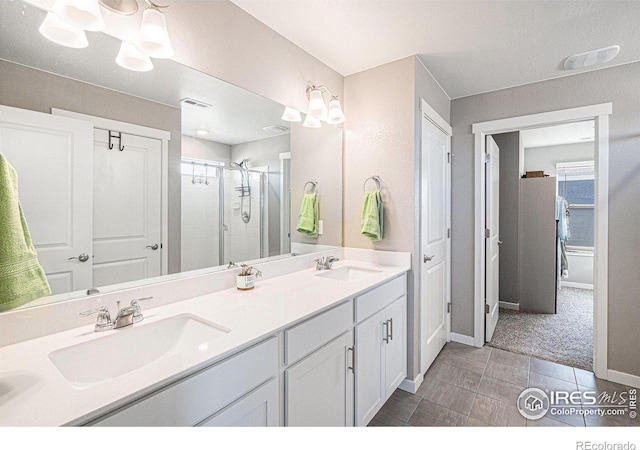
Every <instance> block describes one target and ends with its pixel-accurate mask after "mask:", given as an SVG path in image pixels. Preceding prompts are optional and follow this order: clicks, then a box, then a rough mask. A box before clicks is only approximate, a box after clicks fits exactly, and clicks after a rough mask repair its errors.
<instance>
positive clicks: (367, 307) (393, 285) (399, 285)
mask: <svg viewBox="0 0 640 450" xmlns="http://www.w3.org/2000/svg"><path fill="white" fill-rule="evenodd" d="M406 293H407V276H406V275H402V276H401V277H398V278H395V279H393V280H391V281H389V282H388V283H385V284H383V285H382V286H380V287H377V288H375V289H373V290H371V291H369V292H365V293H364V294H362V295H360V296H358V297H356V322H360V321H361V320H364V319H366V318H367V317H369V316H370V315H372V314H374V313H375V312H377V311H380V310H381V309H382V308H384V307H385V306H387V305H388V304H389V303H391V302H393V301H394V300H396V299H398V298H400V297H402V296H403V295H406Z"/></svg>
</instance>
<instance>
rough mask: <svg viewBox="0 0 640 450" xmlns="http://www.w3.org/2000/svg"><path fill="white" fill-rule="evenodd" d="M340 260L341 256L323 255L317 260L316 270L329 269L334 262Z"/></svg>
mask: <svg viewBox="0 0 640 450" xmlns="http://www.w3.org/2000/svg"><path fill="white" fill-rule="evenodd" d="M338 260H340V258H336V257H335V256H327V257H325V256H323V257H322V258H318V259H316V260H315V263H316V270H329V269H331V266H332V265H333V263H334V262H336V261H338Z"/></svg>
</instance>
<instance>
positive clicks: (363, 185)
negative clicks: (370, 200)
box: [362, 175, 382, 192]
mask: <svg viewBox="0 0 640 450" xmlns="http://www.w3.org/2000/svg"><path fill="white" fill-rule="evenodd" d="M369 180H373V181H375V182H376V184H377V185H378V192H380V191H381V190H382V182H381V181H380V177H379V176H378V175H373V176H371V177H369V178H367V179H366V180H364V183H363V184H362V190H363V191H365V192H367V181H369Z"/></svg>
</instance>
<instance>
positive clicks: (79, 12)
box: [53, 0, 104, 31]
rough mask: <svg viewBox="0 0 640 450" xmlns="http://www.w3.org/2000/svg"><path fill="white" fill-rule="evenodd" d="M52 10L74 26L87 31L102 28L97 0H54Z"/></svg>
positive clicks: (102, 21)
mask: <svg viewBox="0 0 640 450" xmlns="http://www.w3.org/2000/svg"><path fill="white" fill-rule="evenodd" d="M53 12H54V13H56V15H57V16H58V17H59V18H61V19H62V20H64V21H65V22H67V23H68V24H69V25H72V26H74V27H78V28H82V29H84V30H89V31H102V30H104V19H103V18H102V12H100V5H99V4H98V0H56V2H55V3H54V5H53Z"/></svg>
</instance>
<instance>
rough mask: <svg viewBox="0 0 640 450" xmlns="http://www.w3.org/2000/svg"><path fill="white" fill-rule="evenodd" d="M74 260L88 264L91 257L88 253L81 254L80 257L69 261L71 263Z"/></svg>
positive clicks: (74, 257)
mask: <svg viewBox="0 0 640 450" xmlns="http://www.w3.org/2000/svg"><path fill="white" fill-rule="evenodd" d="M72 259H77V260H78V261H80V262H87V261H89V255H87V254H86V253H80V254H79V255H78V256H72V257H71V258H69V259H68V260H69V261H71V260H72Z"/></svg>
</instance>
